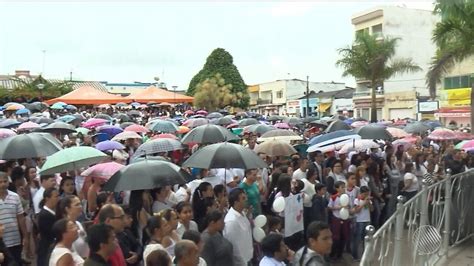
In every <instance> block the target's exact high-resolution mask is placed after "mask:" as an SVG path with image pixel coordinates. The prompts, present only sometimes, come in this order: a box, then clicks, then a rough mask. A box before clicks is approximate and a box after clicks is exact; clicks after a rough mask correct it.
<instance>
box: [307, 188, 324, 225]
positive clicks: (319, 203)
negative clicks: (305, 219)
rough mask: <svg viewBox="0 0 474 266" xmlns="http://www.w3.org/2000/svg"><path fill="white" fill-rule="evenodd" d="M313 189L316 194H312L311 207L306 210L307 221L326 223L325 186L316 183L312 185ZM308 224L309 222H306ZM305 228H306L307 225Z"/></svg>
mask: <svg viewBox="0 0 474 266" xmlns="http://www.w3.org/2000/svg"><path fill="white" fill-rule="evenodd" d="M314 190H315V191H316V194H315V195H314V196H313V199H312V204H311V209H310V210H309V211H308V212H309V221H310V223H311V222H314V221H320V222H324V223H327V222H328V207H327V206H328V204H329V202H328V200H327V199H326V193H327V190H326V186H325V185H323V184H321V183H317V184H316V185H314ZM308 224H309V223H308ZM305 228H308V227H307V226H306V227H305Z"/></svg>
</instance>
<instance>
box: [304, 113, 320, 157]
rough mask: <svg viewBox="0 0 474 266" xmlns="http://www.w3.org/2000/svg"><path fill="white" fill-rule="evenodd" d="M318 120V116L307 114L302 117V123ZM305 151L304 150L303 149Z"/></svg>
mask: <svg viewBox="0 0 474 266" xmlns="http://www.w3.org/2000/svg"><path fill="white" fill-rule="evenodd" d="M316 120H318V118H316V117H314V116H307V117H305V118H303V123H311V122H313V121H316ZM305 152H306V150H305Z"/></svg>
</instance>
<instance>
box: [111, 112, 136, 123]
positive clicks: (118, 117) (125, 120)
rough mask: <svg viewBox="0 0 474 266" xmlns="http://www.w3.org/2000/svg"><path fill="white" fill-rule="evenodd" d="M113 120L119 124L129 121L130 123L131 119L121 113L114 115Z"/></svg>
mask: <svg viewBox="0 0 474 266" xmlns="http://www.w3.org/2000/svg"><path fill="white" fill-rule="evenodd" d="M114 118H115V119H117V120H119V121H120V122H129V121H132V119H131V118H130V117H129V116H128V115H126V114H123V113H119V114H115V115H114Z"/></svg>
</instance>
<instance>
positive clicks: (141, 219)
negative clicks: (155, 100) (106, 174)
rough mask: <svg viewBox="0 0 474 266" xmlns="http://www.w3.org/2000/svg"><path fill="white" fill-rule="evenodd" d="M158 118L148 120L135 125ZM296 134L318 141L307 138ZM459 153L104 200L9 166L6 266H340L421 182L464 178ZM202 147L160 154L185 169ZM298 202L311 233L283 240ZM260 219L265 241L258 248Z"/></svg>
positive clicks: (356, 158)
mask: <svg viewBox="0 0 474 266" xmlns="http://www.w3.org/2000/svg"><path fill="white" fill-rule="evenodd" d="M97 112H99V113H100V112H101V111H97ZM103 112H104V113H107V112H108V113H109V114H111V113H112V111H111V109H109V110H107V111H103ZM183 113H184V111H183ZM96 114H97V113H96V111H90V112H88V113H83V115H84V116H86V118H87V116H89V117H94V116H95V115H96ZM173 114H174V113H173ZM173 114H172V115H173ZM51 115H52V116H54V114H51ZM158 115H162V114H153V113H152V112H141V113H140V115H139V116H137V118H139V119H137V120H135V121H134V122H136V123H139V124H146V122H147V121H148V120H149V119H151V118H153V116H158ZM112 123H114V122H112ZM115 123H117V124H119V123H120V121H116V122H115ZM293 130H295V131H297V132H298V133H299V134H301V135H302V136H303V135H304V136H305V137H306V138H311V137H313V135H312V134H313V133H311V132H309V131H308V130H307V129H305V128H304V127H302V128H300V129H297V128H295V129H293ZM158 133H159V132H155V133H153V132H152V133H149V134H144V135H143V139H142V140H136V139H129V140H126V141H123V144H124V146H125V147H126V148H125V150H123V151H109V152H108V154H109V158H108V159H107V160H108V161H115V162H118V163H121V164H124V165H126V164H129V163H130V158H131V157H132V156H133V153H134V152H135V151H136V149H137V147H138V146H139V145H140V144H141V143H142V142H145V141H148V140H149V139H151V138H152V135H153V134H158ZM58 137H61V138H62V139H61V141H62V142H63V143H64V147H71V146H81V145H84V146H94V145H95V144H96V143H97V142H98V141H99V140H98V139H97V138H95V137H94V131H93V130H92V131H91V132H90V133H88V134H86V135H83V134H70V135H68V136H67V137H66V138H64V136H58ZM257 138H258V134H257V133H252V132H246V131H244V132H243V134H242V138H241V140H240V141H239V144H241V145H243V146H245V147H248V148H249V149H252V150H254V149H255V148H256V147H257V146H258V145H259V144H258V142H257ZM454 144H456V143H454V142H453V141H447V142H442V143H435V142H432V141H430V140H429V139H427V138H424V136H418V141H417V142H416V143H415V144H413V145H411V146H404V145H400V146H394V145H392V144H391V142H390V141H385V142H384V144H383V145H381V146H380V148H372V149H367V150H365V151H357V152H350V153H347V154H345V153H338V152H337V151H328V152H321V151H315V152H312V153H309V154H306V153H304V152H303V153H295V154H292V155H289V156H278V157H270V156H267V155H266V154H264V153H258V155H259V156H260V158H262V159H263V160H265V162H267V164H268V167H267V168H262V169H185V170H186V171H188V172H189V173H190V175H192V177H193V178H192V180H189V182H188V183H187V184H180V185H176V186H164V187H150V188H149V189H146V190H135V191H122V192H109V191H104V190H103V185H104V183H105V182H106V181H105V180H103V179H99V178H93V177H92V178H88V177H81V176H79V173H80V171H78V172H67V173H58V174H56V175H39V174H38V173H39V170H40V169H41V167H42V164H43V163H44V161H45V158H29V159H24V160H9V161H4V162H3V163H2V164H1V165H0V169H1V171H2V172H0V205H1V208H0V239H1V241H0V264H1V265H9V266H12V265H29V264H31V263H36V265H38V266H47V265H49V266H56V265H58V266H63V265H64V266H70V265H86V266H91V265H113V266H124V265H145V266H146V265H163V266H168V265H179V266H181V265H183V266H187V265H200V266H202V265H209V266H213V265H215V266H220V265H236V266H237V265H239V266H240V265H261V266H270V265H301V266H303V265H308V266H310V265H328V263H330V262H336V263H337V262H342V261H344V260H343V254H344V253H346V254H349V255H350V256H352V259H353V260H354V261H356V262H357V261H359V260H360V258H361V255H362V252H363V239H364V235H365V228H366V226H367V225H369V224H371V225H373V226H375V228H378V227H380V226H381V225H382V224H383V223H384V221H385V220H386V219H387V218H389V217H390V216H391V215H392V214H393V213H394V211H395V209H396V203H397V201H396V198H397V196H398V195H403V196H405V197H406V199H410V198H412V197H414V196H415V195H416V193H417V192H418V191H420V189H421V184H422V182H421V181H422V180H423V179H425V180H428V181H429V182H431V183H434V182H437V181H439V180H441V179H443V178H445V176H446V174H445V170H446V169H448V168H449V169H451V170H452V173H453V174H456V173H460V172H463V171H465V170H467V169H469V168H472V167H474V163H473V160H472V158H473V157H472V156H471V155H470V154H469V153H466V152H464V151H461V150H457V149H455V148H454ZM200 148H201V145H197V146H196V147H188V148H185V149H183V150H178V151H172V152H166V153H160V154H156V155H159V156H162V157H165V158H167V159H168V160H169V161H172V162H173V163H175V164H177V165H181V164H182V163H183V162H184V161H185V160H186V159H187V158H188V157H189V156H190V155H191V153H192V152H195V151H196V150H198V149H200ZM229 177H232V178H229ZM136 178H140V177H139V176H137V177H136ZM290 195H301V196H302V198H303V202H302V204H303V210H304V212H303V220H302V223H304V226H303V228H304V230H303V231H301V232H298V233H296V234H294V235H292V236H286V235H285V234H284V231H285V211H280V212H278V211H275V209H274V208H273V203H274V202H275V201H276V200H277V199H278V198H280V197H283V198H287V197H289V196H290ZM347 199H348V200H347ZM346 201H347V202H346ZM260 215H264V216H265V218H266V224H265V226H264V227H263V229H264V231H265V237H264V238H263V239H258V241H256V239H255V236H254V235H253V233H252V232H253V229H254V227H255V224H254V223H255V222H254V219H255V218H256V217H258V216H260ZM351 263H352V262H351Z"/></svg>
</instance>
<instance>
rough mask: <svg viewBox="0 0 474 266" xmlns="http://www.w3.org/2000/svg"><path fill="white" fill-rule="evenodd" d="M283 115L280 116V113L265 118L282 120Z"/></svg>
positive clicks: (273, 120) (272, 120)
mask: <svg viewBox="0 0 474 266" xmlns="http://www.w3.org/2000/svg"><path fill="white" fill-rule="evenodd" d="M283 118H284V117H283V116H280V115H271V116H269V117H268V118H267V121H270V122H275V121H280V120H283Z"/></svg>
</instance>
